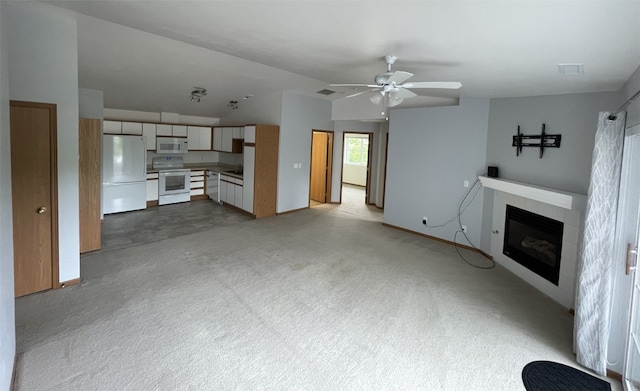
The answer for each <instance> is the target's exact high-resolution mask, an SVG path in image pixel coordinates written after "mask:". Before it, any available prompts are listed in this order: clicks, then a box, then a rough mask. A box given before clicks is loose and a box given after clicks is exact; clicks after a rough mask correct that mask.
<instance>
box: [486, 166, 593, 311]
mask: <svg viewBox="0 0 640 391" xmlns="http://www.w3.org/2000/svg"><path fill="white" fill-rule="evenodd" d="M480 181H481V183H482V185H483V186H484V187H485V188H486V189H489V190H493V212H492V218H491V221H492V223H491V250H490V254H491V256H492V257H493V259H494V260H495V261H496V263H498V264H500V265H501V266H503V267H504V268H505V269H507V270H509V271H510V272H512V273H513V274H515V275H516V276H518V277H520V278H521V279H523V280H524V281H526V282H527V283H529V284H530V285H532V286H533V287H534V288H536V289H538V290H539V291H541V292H542V293H544V294H546V295H547V296H549V297H551V298H552V299H553V300H555V301H556V302H558V303H560V304H561V305H562V306H563V307H565V308H574V303H575V285H576V268H577V264H578V253H579V249H580V246H581V237H582V231H583V221H582V220H583V213H584V208H585V206H586V203H587V202H586V201H587V197H586V195H583V194H576V193H569V192H565V191H562V190H556V189H551V188H546V187H541V186H535V185H530V184H526V183H522V182H514V181H510V180H506V179H502V178H489V177H484V176H481V177H480ZM487 196H489V197H491V193H485V197H487ZM507 205H511V206H514V207H517V208H519V209H522V210H525V211H528V212H531V213H534V214H537V215H540V216H543V217H546V218H549V219H552V220H556V221H558V222H561V223H562V224H563V230H562V244H561V249H560V250H559V252H560V260H561V261H560V265H559V273H558V281H557V284H555V283H553V282H551V281H549V280H548V279H546V278H544V277H541V276H540V275H539V274H537V273H535V272H533V271H531V270H529V269H528V268H527V267H525V266H523V265H521V264H520V263H518V262H516V261H514V260H513V259H512V258H510V257H509V256H507V255H505V254H504V253H503V247H504V235H505V221H506V210H507Z"/></svg>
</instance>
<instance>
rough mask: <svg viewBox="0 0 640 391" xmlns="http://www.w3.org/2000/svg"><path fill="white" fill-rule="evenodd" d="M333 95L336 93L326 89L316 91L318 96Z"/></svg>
mask: <svg viewBox="0 0 640 391" xmlns="http://www.w3.org/2000/svg"><path fill="white" fill-rule="evenodd" d="M335 93H336V92H335V91H331V90H327V89H326V88H325V89H324V90H320V91H318V94H322V95H331V94H335Z"/></svg>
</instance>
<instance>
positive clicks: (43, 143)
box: [10, 101, 60, 297]
mask: <svg viewBox="0 0 640 391" xmlns="http://www.w3.org/2000/svg"><path fill="white" fill-rule="evenodd" d="M56 118H57V116H56V105H55V104H48V103H33V102H19V101H11V102H10V124H11V126H10V127H11V183H12V186H11V187H12V190H11V195H12V198H13V201H12V202H13V205H12V207H13V209H12V210H13V253H14V282H15V296H16V297H19V296H24V295H28V294H30V293H35V292H39V291H43V290H46V289H51V288H58V287H59V286H60V283H59V278H58V213H57V211H58V201H57V200H58V187H57V183H58V181H57V172H58V170H57V157H56V156H57V120H56Z"/></svg>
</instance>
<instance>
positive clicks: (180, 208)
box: [93, 200, 252, 253]
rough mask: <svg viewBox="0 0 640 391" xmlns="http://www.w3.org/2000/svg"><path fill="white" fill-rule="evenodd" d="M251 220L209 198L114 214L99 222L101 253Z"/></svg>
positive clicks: (99, 251)
mask: <svg viewBox="0 0 640 391" xmlns="http://www.w3.org/2000/svg"><path fill="white" fill-rule="evenodd" d="M249 220H252V218H251V217H249V216H247V215H245V214H242V213H240V212H237V211H235V210H232V209H231V208H227V207H225V206H222V205H218V204H216V203H215V202H213V201H210V200H199V201H191V202H184V203H180V204H171V205H162V206H153V207H150V208H147V209H144V210H139V211H132V212H124V213H114V214H109V215H105V216H104V220H103V221H102V247H101V249H100V250H97V251H94V252H93V253H101V252H107V251H112V250H116V249H121V248H127V247H132V246H137V245H140V244H143V243H151V242H157V241H160V240H164V239H168V238H175V237H178V236H183V235H188V234H192V233H196V232H201V231H206V230H209V229H212V228H218V227H222V226H228V225H233V224H238V223H242V222H245V221H249Z"/></svg>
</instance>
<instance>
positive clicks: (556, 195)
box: [480, 176, 587, 210]
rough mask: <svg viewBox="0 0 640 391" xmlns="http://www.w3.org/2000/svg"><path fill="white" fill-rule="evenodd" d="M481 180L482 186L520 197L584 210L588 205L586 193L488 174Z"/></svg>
mask: <svg viewBox="0 0 640 391" xmlns="http://www.w3.org/2000/svg"><path fill="white" fill-rule="evenodd" d="M480 182H481V183H482V186H484V187H487V188H489V189H494V190H498V191H502V192H505V193H509V194H515V195H517V196H520V197H524V198H529V199H532V200H535V201H539V202H543V203H545V204H550V205H555V206H559V207H561V208H565V209H578V210H584V209H585V207H586V206H587V196H585V195H584V194H576V193H569V192H566V191H562V190H556V189H550V188H547V187H541V186H535V185H530V184H527V183H520V182H515V181H509V180H506V179H498V178H490V177H486V176H481V177H480Z"/></svg>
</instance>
